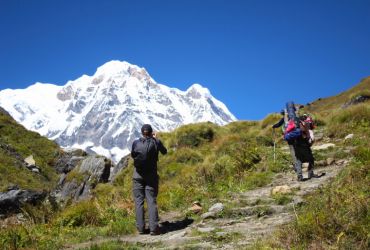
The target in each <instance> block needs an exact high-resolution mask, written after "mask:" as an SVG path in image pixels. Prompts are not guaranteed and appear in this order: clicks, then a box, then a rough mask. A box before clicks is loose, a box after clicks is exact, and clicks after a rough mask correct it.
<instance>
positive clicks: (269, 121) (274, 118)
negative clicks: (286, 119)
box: [261, 113, 282, 129]
mask: <svg viewBox="0 0 370 250" xmlns="http://www.w3.org/2000/svg"><path fill="white" fill-rule="evenodd" d="M281 117H282V115H280V114H277V113H273V114H269V115H268V116H266V118H265V119H263V120H262V122H261V128H262V129H264V128H266V127H272V125H274V124H275V123H277V122H278V121H279V120H280V119H281Z"/></svg>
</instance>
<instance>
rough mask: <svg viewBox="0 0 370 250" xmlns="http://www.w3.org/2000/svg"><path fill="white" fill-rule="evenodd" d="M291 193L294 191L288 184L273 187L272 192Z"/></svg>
mask: <svg viewBox="0 0 370 250" xmlns="http://www.w3.org/2000/svg"><path fill="white" fill-rule="evenodd" d="M290 193H292V189H291V188H290V187H289V186H287V185H283V186H276V187H274V188H272V189H271V194H272V195H274V194H290Z"/></svg>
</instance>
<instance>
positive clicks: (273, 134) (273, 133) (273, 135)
mask: <svg viewBox="0 0 370 250" xmlns="http://www.w3.org/2000/svg"><path fill="white" fill-rule="evenodd" d="M272 138H273V140H274V164H275V162H276V143H275V129H274V128H273V129H272Z"/></svg>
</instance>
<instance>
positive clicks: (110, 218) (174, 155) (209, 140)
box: [0, 78, 370, 249]
mask: <svg viewBox="0 0 370 250" xmlns="http://www.w3.org/2000/svg"><path fill="white" fill-rule="evenodd" d="M369 83H370V78H368V79H365V80H364V81H363V82H361V83H360V84H359V85H358V86H356V87H354V88H353V89H351V90H350V91H348V92H345V93H342V94H341V95H338V96H336V97H331V98H327V99H321V100H319V101H316V102H314V103H312V104H310V105H309V106H308V107H306V108H305V110H304V111H307V112H309V113H312V114H313V115H314V117H315V118H316V124H317V125H318V126H319V127H320V129H322V130H323V131H324V134H325V136H330V139H331V140H335V141H336V145H337V147H334V148H329V149H327V150H325V151H320V152H315V157H316V158H317V160H325V159H326V158H327V157H328V156H330V157H333V158H335V159H343V158H347V157H352V160H351V162H350V164H349V167H347V168H346V169H345V170H344V171H343V172H341V174H340V175H339V176H338V177H337V178H336V179H335V180H334V181H333V182H332V183H331V184H330V185H329V186H327V187H324V188H321V189H320V190H318V191H317V192H315V193H314V194H313V195H310V196H309V197H307V201H308V202H307V204H305V205H302V206H301V207H300V208H297V216H298V219H297V220H295V221H293V222H292V223H291V224H289V225H286V226H284V227H283V229H282V230H280V231H279V232H278V233H277V234H276V239H275V240H272V241H269V242H261V241H259V242H257V243H256V244H255V248H256V249H269V248H281V249H290V248H293V249H309V248H313V249H327V248H340V249H354V248H356V249H367V248H368V247H369V245H370V243H369V236H368V232H369V231H370V225H369V211H368V206H369V205H368V204H370V202H369V193H370V190H369V185H368V183H369V181H370V175H369V166H370V160H369V158H370V150H369V148H370V144H369V142H368V140H367V137H368V135H369V134H370V133H369V127H370V126H369V125H370V124H369V123H370V121H369V117H370V109H369V108H370V107H369V103H368V102H367V103H363V104H357V105H352V106H349V107H348V108H346V109H340V108H339V107H341V106H342V105H343V104H344V103H346V102H348V101H349V100H350V99H351V98H355V97H356V96H357V95H358V94H361V93H364V91H365V90H366V89H367V88H368V86H369ZM279 119H280V115H278V114H270V115H268V116H267V117H266V118H265V119H263V120H262V121H260V122H258V121H240V122H233V123H230V124H228V125H226V126H223V127H221V126H217V125H214V124H212V123H200V124H190V125H186V126H183V127H180V128H178V129H176V130H175V131H173V132H171V133H161V134H160V135H159V137H160V138H161V140H162V141H163V142H164V144H165V145H166V146H167V147H168V149H169V152H168V154H167V155H165V156H160V160H159V163H158V170H159V175H160V192H159V197H158V205H159V209H160V210H161V213H162V212H165V211H173V210H176V211H178V212H180V213H182V214H183V215H191V214H190V213H189V211H188V210H187V209H188V208H189V207H190V206H191V204H192V202H194V201H199V202H200V203H201V204H202V206H203V208H204V210H207V209H208V208H209V206H210V205H212V204H214V203H215V202H217V201H219V200H223V199H226V198H228V197H230V196H229V194H230V193H233V192H241V191H246V190H251V189H254V188H257V187H262V186H266V185H268V184H269V183H271V181H272V178H273V177H274V175H275V174H277V173H281V172H284V171H290V166H289V165H290V156H289V154H287V153H286V152H285V151H283V150H282V149H281V148H280V146H282V145H285V143H284V142H282V139H281V136H280V133H278V130H277V131H276V133H277V134H276V138H272V130H271V125H272V124H273V123H275V122H277V121H278V120H279ZM349 133H353V134H354V135H355V136H354V138H353V139H351V140H346V141H344V140H343V138H344V136H346V135H347V134H349ZM274 140H275V141H277V142H278V147H277V148H276V150H275V152H274V148H273V145H274ZM0 144H1V145H9V147H8V148H7V149H4V147H0V175H1V177H2V180H1V182H0V189H2V190H4V189H6V187H7V186H8V185H10V182H11V183H14V184H18V185H19V186H20V187H23V188H32V189H45V188H47V189H49V188H51V187H52V186H53V185H54V184H55V182H56V180H57V175H56V173H55V172H54V170H53V164H54V159H55V158H56V156H57V155H58V154H59V149H58V147H57V145H56V144H55V143H53V142H50V141H48V140H47V139H45V138H43V137H41V136H40V135H38V134H36V133H32V132H29V131H26V130H25V129H24V128H23V127H22V126H20V125H18V124H17V123H16V122H14V121H13V120H12V119H10V118H9V117H8V116H6V115H3V114H1V113H0ZM344 147H346V150H343V148H344ZM9 148H10V149H9ZM10 152H16V153H17V154H19V155H20V156H21V157H22V158H25V157H27V156H29V155H33V156H34V158H35V160H36V163H37V165H38V166H40V167H41V169H42V172H41V174H35V173H31V172H30V171H29V170H27V169H25V168H20V167H19V166H18V167H17V164H18V163H17V159H16V157H15V156H14V154H12V153H10ZM274 154H275V157H274ZM18 165H19V164H18ZM132 171H133V163H132V161H131V160H130V161H129V167H128V168H126V169H124V170H123V171H122V172H121V173H120V174H119V175H118V176H117V177H116V179H115V181H114V182H113V183H112V184H98V185H97V186H96V188H95V189H94V193H93V194H92V196H93V198H91V199H90V200H86V201H82V202H79V203H77V204H73V203H72V202H71V201H70V202H67V204H66V205H65V208H64V209H63V210H61V209H60V208H58V207H55V206H54V205H53V204H52V202H50V203H45V204H43V205H42V206H40V207H38V208H35V207H32V206H29V207H25V208H24V214H25V215H26V217H27V218H28V221H27V223H25V224H24V225H19V226H11V227H8V228H2V229H0V248H2V249H60V248H62V247H63V246H65V245H68V244H74V243H78V242H83V241H87V240H91V239H94V238H97V237H116V236H120V235H124V234H131V233H133V232H135V221H134V208H133V200H132V180H131V178H132ZM3 176H4V178H3ZM67 178H69V179H72V178H73V179H76V180H77V181H81V178H82V177H81V176H80V175H79V174H77V173H75V172H73V171H72V172H71V174H70V176H68V177H67ZM272 198H273V199H274V200H275V203H276V204H279V205H284V204H287V203H290V202H291V201H292V196H291V195H274V196H272ZM258 202H261V204H260V206H258V207H257V208H256V210H255V211H251V213H253V214H255V215H257V216H264V215H268V214H269V213H271V211H270V210H269V206H264V204H263V202H262V201H258ZM241 213H242V212H235V210H233V209H232V207H226V208H225V211H223V213H221V214H220V216H222V217H236V218H238V217H241V216H244V215H243V214H241ZM194 218H195V219H198V217H197V216H194ZM197 236H201V238H202V239H203V240H205V241H212V242H213V243H216V244H219V245H220V246H221V245H222V244H223V243H230V242H234V241H237V240H238V239H239V238H240V237H241V235H238V234H225V233H223V232H217V231H212V232H210V233H199V232H198V233H197ZM155 247H161V245H151V244H146V245H145V244H144V245H142V244H127V243H122V242H120V241H113V240H112V241H110V242H107V243H104V244H100V245H95V246H92V247H90V248H88V249H142V248H155ZM189 248H191V246H189Z"/></svg>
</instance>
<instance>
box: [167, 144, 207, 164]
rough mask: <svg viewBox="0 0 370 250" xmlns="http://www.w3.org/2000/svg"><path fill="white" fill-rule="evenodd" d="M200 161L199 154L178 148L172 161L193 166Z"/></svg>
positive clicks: (186, 148) (189, 149)
mask: <svg viewBox="0 0 370 250" xmlns="http://www.w3.org/2000/svg"><path fill="white" fill-rule="evenodd" d="M202 160H203V158H202V156H201V155H200V153H198V152H197V151H195V150H193V149H191V148H188V147H184V148H180V149H178V150H176V151H175V152H174V153H173V161H175V162H178V163H188V164H194V163H198V162H201V161H202Z"/></svg>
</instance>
